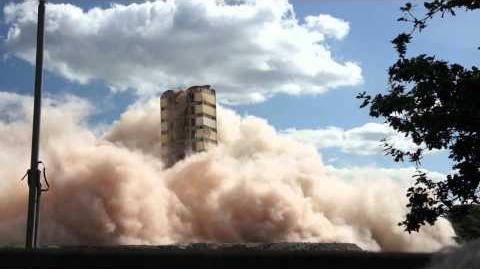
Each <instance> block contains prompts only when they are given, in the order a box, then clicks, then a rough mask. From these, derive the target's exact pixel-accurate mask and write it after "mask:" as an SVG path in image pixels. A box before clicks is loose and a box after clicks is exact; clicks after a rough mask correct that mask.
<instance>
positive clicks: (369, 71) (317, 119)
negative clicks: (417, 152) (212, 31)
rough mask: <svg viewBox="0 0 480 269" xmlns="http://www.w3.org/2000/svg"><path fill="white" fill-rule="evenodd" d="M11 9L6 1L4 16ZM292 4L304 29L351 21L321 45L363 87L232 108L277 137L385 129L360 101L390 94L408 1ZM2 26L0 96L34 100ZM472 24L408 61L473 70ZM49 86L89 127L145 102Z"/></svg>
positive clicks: (429, 162) (327, 152)
mask: <svg viewBox="0 0 480 269" xmlns="http://www.w3.org/2000/svg"><path fill="white" fill-rule="evenodd" d="M8 2H9V1H5V2H3V1H2V3H1V5H2V10H3V7H4V6H5V5H6V3H8ZM17 2H19V1H17ZM50 2H52V3H54V4H57V3H59V2H63V3H71V4H73V5H75V6H78V7H80V8H82V9H84V10H88V9H90V8H93V7H100V8H109V7H110V3H109V2H108V1H90V0H85V1H83V0H82V1H78V0H77V1H50ZM119 2H121V3H125V2H126V1H119ZM290 3H291V4H293V8H294V12H295V14H296V18H297V19H298V20H299V23H301V24H302V23H305V20H304V18H305V17H307V16H317V15H319V14H329V15H331V16H332V17H334V18H336V19H340V20H342V21H345V22H348V25H349V31H348V34H347V35H346V36H345V37H344V38H340V39H338V38H326V40H325V41H323V42H322V44H323V45H324V46H325V48H326V49H327V50H328V51H329V52H330V53H331V55H332V57H333V59H334V60H335V61H336V62H339V63H344V62H347V61H350V62H353V63H355V64H356V65H358V66H359V67H360V68H361V72H362V78H363V82H362V83H350V84H355V85H351V86H340V87H335V88H333V89H330V90H328V91H326V92H324V93H316V94H297V95H292V94H287V93H280V94H275V95H273V97H270V98H267V99H266V100H265V101H263V102H258V103H248V104H240V105H232V106H230V105H229V107H231V108H232V109H234V110H236V111H237V112H239V113H240V114H248V115H255V116H258V117H262V118H265V119H267V120H268V122H269V123H270V124H272V125H273V126H274V127H275V128H276V129H277V130H279V131H284V130H287V129H290V130H293V129H294V130H319V129H320V130H325V129H328V128H333V127H335V128H336V130H337V131H338V130H344V131H347V130H349V129H352V128H356V127H361V126H363V125H365V124H367V123H372V122H374V123H381V120H378V119H373V118H371V117H369V116H368V113H367V110H366V109H363V110H361V109H359V102H358V101H357V100H356V99H355V96H356V94H357V93H358V92H361V91H364V90H366V91H367V92H369V93H377V92H385V91H386V89H387V85H386V80H387V75H386V70H387V68H388V67H389V66H390V65H391V64H392V63H393V62H394V61H395V59H396V58H395V56H396V55H395V51H394V50H393V48H392V46H391V43H390V40H391V39H393V38H394V37H395V35H396V34H397V33H399V32H401V31H403V30H405V29H409V28H408V25H405V24H401V23H399V22H397V21H396V18H398V17H399V16H400V11H399V7H400V6H401V5H402V4H403V3H404V1H380V0H364V1H358V0H344V1H338V0H337V1H334V0H321V1H313V0H305V1H300V0H298V1H290ZM47 12H48V11H47ZM0 21H1V24H0V36H1V37H2V40H1V45H0V53H1V54H2V55H3V56H4V57H3V59H2V60H1V61H0V74H1V75H0V90H1V91H8V92H15V93H19V94H28V95H30V94H31V93H32V91H33V90H32V89H33V73H34V67H33V66H32V65H31V64H30V63H29V62H28V61H25V59H24V58H22V57H20V56H18V54H16V52H12V51H11V50H12V47H9V46H7V45H5V40H6V37H7V32H8V30H9V29H10V27H11V26H12V25H11V23H8V22H6V20H5V14H4V13H3V12H2V13H1V18H0ZM474 25H480V16H478V14H476V13H463V12H460V13H459V16H456V17H451V16H447V17H446V18H444V19H435V20H433V21H432V22H431V23H430V25H429V27H428V28H427V29H426V30H425V31H424V32H423V33H422V34H420V35H417V36H416V37H415V39H414V43H413V44H412V45H411V46H410V49H409V54H410V55H416V54H419V53H429V54H434V55H436V56H437V57H439V58H443V59H446V60H449V61H455V62H458V63H461V64H464V65H467V66H470V65H478V59H479V57H478V56H479V53H480V52H479V51H478V50H476V49H475V48H476V47H478V45H479V44H480V36H479V35H476V36H475V35H472V27H474ZM50 38H53V37H49V36H48V35H47V39H50ZM6 55H8V56H6ZM107 80H108V79H107ZM347 84H348V83H347ZM44 85H45V92H46V95H50V96H54V95H56V94H65V93H68V94H74V95H78V96H80V97H83V98H86V99H88V100H89V101H90V102H91V103H92V104H94V106H95V107H96V108H97V113H96V114H95V115H93V116H92V117H91V119H90V121H89V122H90V124H91V125H95V124H99V123H105V124H108V123H111V122H112V121H114V120H115V119H118V117H119V115H120V114H121V113H122V112H123V111H125V109H126V107H127V106H128V105H130V104H132V103H133V102H135V101H136V100H137V99H138V98H139V95H138V94H137V92H136V91H135V90H132V89H127V90H124V91H112V90H111V89H110V87H109V82H108V81H106V80H104V79H102V78H94V79H91V80H89V81H88V82H86V83H84V84H82V83H79V82H78V81H75V79H73V80H72V79H71V78H68V77H66V75H65V74H64V73H61V72H55V71H46V73H45V82H44ZM217 91H219V92H221V91H222V88H218V87H217ZM363 131H365V130H363ZM366 131H368V130H366ZM366 135H368V133H367V134H366ZM365 137H367V136H365ZM319 139H322V138H319ZM347 142H348V141H347ZM319 151H320V152H321V153H322V155H323V157H324V161H325V162H326V163H328V164H332V165H335V166H339V167H349V166H363V165H370V166H381V167H401V166H409V164H396V163H394V162H392V161H391V159H390V158H389V157H386V156H383V155H382V153H381V152H380V151H379V152H378V153H371V152H370V153H369V154H361V153H358V150H356V149H351V148H348V147H344V148H342V146H338V145H337V146H324V147H321V148H319ZM425 167H426V168H428V169H430V170H434V171H439V172H443V173H445V172H448V171H449V162H448V159H447V154H446V153H444V152H440V153H436V154H431V155H429V156H428V157H427V159H426V160H425Z"/></svg>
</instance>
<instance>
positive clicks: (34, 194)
mask: <svg viewBox="0 0 480 269" xmlns="http://www.w3.org/2000/svg"><path fill="white" fill-rule="evenodd" d="M45 2H46V0H39V2H38V20H37V22H38V23H37V56H36V57H37V58H36V63H35V93H34V105H33V130H32V157H31V163H30V169H29V170H28V172H27V175H28V189H29V190H28V216H27V238H26V243H25V247H26V248H27V249H34V248H36V247H37V234H38V220H39V217H40V215H39V214H40V212H39V208H40V195H41V193H42V188H41V184H40V175H41V172H40V170H39V169H38V165H39V160H38V151H39V143H40V116H41V106H42V75H43V42H44V31H45Z"/></svg>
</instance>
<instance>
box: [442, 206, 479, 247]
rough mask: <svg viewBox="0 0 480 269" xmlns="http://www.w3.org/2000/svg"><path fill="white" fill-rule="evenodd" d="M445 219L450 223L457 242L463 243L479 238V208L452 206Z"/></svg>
mask: <svg viewBox="0 0 480 269" xmlns="http://www.w3.org/2000/svg"><path fill="white" fill-rule="evenodd" d="M447 219H448V220H449V221H450V222H451V223H452V226H453V229H454V230H455V233H456V234H457V237H456V240H457V242H459V243H463V242H467V241H470V240H473V239H478V238H480V206H478V205H459V206H454V207H452V209H451V210H450V213H449V214H448V216H447Z"/></svg>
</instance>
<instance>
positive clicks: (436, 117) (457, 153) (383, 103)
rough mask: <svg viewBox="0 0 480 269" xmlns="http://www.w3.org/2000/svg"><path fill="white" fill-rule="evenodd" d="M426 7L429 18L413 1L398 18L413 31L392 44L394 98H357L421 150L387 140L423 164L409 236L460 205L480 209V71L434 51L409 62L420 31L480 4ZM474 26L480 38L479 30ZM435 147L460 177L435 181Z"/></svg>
mask: <svg viewBox="0 0 480 269" xmlns="http://www.w3.org/2000/svg"><path fill="white" fill-rule="evenodd" d="M423 6H424V8H425V10H426V13H425V15H424V16H423V17H421V18H418V17H416V16H415V15H414V12H413V11H414V9H415V8H416V6H414V5H412V4H411V3H407V4H405V6H403V7H402V8H401V10H402V11H403V16H402V17H401V18H399V19H398V21H402V22H408V23H412V30H411V32H409V33H401V34H399V35H398V36H397V37H396V38H395V39H393V41H392V43H393V45H394V47H395V49H396V51H397V53H398V60H397V61H396V62H395V63H394V64H393V65H392V66H391V67H390V68H389V70H388V75H389V91H388V93H387V94H377V95H375V96H373V97H372V96H370V95H367V94H366V93H365V92H363V93H361V94H359V95H358V96H357V98H359V99H360V100H362V101H363V103H362V104H361V107H362V108H363V107H367V106H369V114H370V116H372V117H376V118H378V117H381V118H384V119H385V122H386V123H388V124H389V125H390V126H391V127H392V128H393V129H395V130H397V131H398V132H400V133H403V134H404V135H405V136H409V137H411V138H412V139H413V142H414V143H415V144H417V145H418V146H419V148H418V149H416V150H412V151H402V150H398V149H396V148H394V147H393V146H392V145H389V144H388V143H385V151H386V154H387V155H391V156H392V157H393V158H394V160H395V161H397V162H398V161H404V160H405V159H406V160H408V161H410V162H413V163H415V165H416V167H417V173H416V175H415V176H414V177H415V183H414V185H413V186H412V187H410V188H409V189H408V190H407V198H408V204H407V207H408V208H409V212H408V213H407V215H406V217H405V219H404V220H403V221H402V222H401V223H399V225H401V226H403V227H404V228H405V230H406V231H408V232H412V231H419V229H420V227H421V226H423V225H426V224H427V223H428V224H430V225H432V224H434V223H435V221H436V220H437V219H438V218H439V217H448V216H449V214H450V213H452V212H453V210H454V208H456V206H459V205H478V204H480V189H479V183H480V71H479V69H478V68H477V67H475V66H474V67H471V68H466V67H464V66H462V65H460V64H455V63H449V62H446V61H442V60H439V59H437V58H436V57H434V56H429V55H426V54H422V55H418V56H415V57H411V58H408V57H406V53H407V47H408V44H409V43H410V42H411V41H412V38H413V36H414V34H416V33H421V32H422V30H424V29H425V28H426V27H427V23H428V22H429V20H430V19H432V18H434V17H435V16H441V17H444V16H446V15H452V16H455V15H456V12H455V11H458V10H459V9H464V10H467V11H473V10H476V9H479V8H480V0H432V1H428V2H425V3H424V4H423ZM472 27H473V28H472V32H475V33H476V34H478V32H477V31H478V30H477V29H475V28H476V26H472ZM446 38H448V36H446ZM479 49H480V48H479ZM433 149H439V150H441V149H443V150H448V152H449V158H450V159H451V160H452V161H453V166H452V171H453V172H452V173H451V174H450V175H448V176H447V177H446V179H444V180H434V179H431V178H429V177H428V176H427V174H425V173H424V172H422V170H421V169H420V168H421V161H422V158H423V155H424V152H425V150H433ZM458 212H462V211H458ZM458 212H457V211H455V213H456V214H457V213H458Z"/></svg>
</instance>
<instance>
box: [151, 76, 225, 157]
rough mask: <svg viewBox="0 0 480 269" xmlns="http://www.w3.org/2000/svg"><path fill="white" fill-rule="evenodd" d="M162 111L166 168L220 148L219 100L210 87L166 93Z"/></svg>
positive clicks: (163, 96) (162, 99)
mask: <svg viewBox="0 0 480 269" xmlns="http://www.w3.org/2000/svg"><path fill="white" fill-rule="evenodd" d="M160 107H161V110H160V118H161V130H162V135H161V143H162V154H163V159H164V161H165V163H166V165H167V166H172V165H173V164H174V163H175V162H177V161H179V160H181V159H183V158H184V157H185V155H187V154H190V153H194V152H201V151H205V150H208V149H209V148H211V147H213V146H215V145H216V144H217V112H216V96H215V90H214V89H213V88H211V87H210V85H205V86H193V87H190V88H188V89H186V90H175V91H173V90H169V91H166V92H164V93H163V94H162V97H161V98H160Z"/></svg>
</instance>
